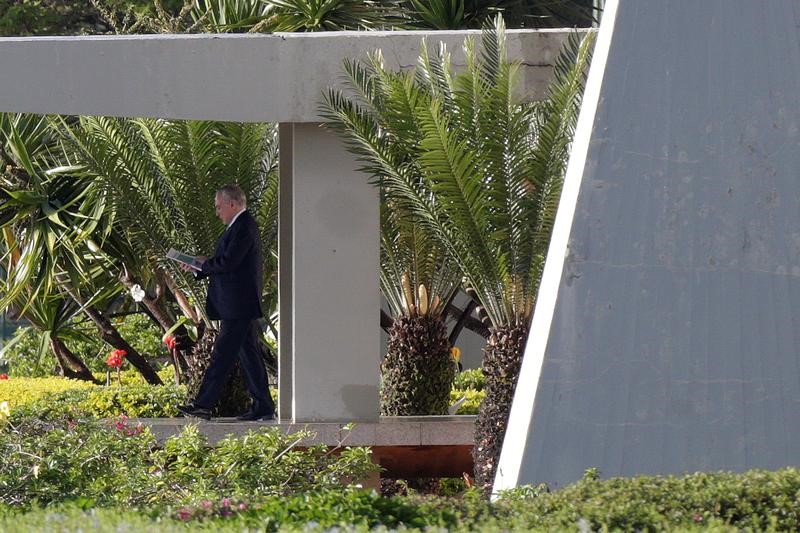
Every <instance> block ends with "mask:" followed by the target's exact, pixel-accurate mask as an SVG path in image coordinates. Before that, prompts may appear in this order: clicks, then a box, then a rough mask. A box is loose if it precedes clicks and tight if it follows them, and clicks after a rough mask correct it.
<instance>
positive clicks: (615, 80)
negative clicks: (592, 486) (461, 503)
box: [495, 0, 800, 490]
mask: <svg viewBox="0 0 800 533" xmlns="http://www.w3.org/2000/svg"><path fill="white" fill-rule="evenodd" d="M799 22H800V3H798V2H797V1H796V0H770V1H769V2H755V1H752V0H705V1H703V2H697V1H695V0H671V1H669V2H663V1H656V0H647V1H642V0H618V1H617V0H610V1H609V2H607V3H606V9H605V12H604V15H603V21H602V24H601V28H600V33H599V37H598V42H597V45H596V48H595V55H594V60H593V63H592V66H591V70H590V74H589V80H588V85H587V89H586V94H585V97H584V104H583V107H582V109H581V115H580V119H579V123H578V127H577V132H576V137H575V142H574V144H573V150H572V154H571V159H570V162H569V167H568V171H567V176H566V182H565V185H564V189H563V194H562V198H561V204H560V207H559V212H558V216H557V219H556V223H555V228H554V235H553V240H552V242H551V247H550V250H549V254H548V258H547V263H546V266H545V270H544V277H543V280H542V284H541V288H540V291H539V296H538V302H537V305H536V309H535V312H534V317H533V323H532V329H531V336H530V341H529V343H528V345H527V347H526V351H525V358H524V361H523V365H522V370H521V376H520V379H519V384H518V386H517V389H516V394H515V398H514V404H513V407H512V411H511V417H510V420H509V427H508V431H507V433H506V438H505V442H504V446H503V451H502V455H501V458H500V462H499V465H498V473H497V477H496V480H495V490H499V489H504V488H508V487H513V486H515V485H519V484H525V483H541V482H546V483H549V484H550V485H551V486H554V487H559V486H562V485H564V484H566V483H569V482H573V481H575V480H577V479H579V478H580V477H581V476H582V474H583V472H584V470H585V469H587V468H598V469H599V471H600V474H601V475H602V476H603V477H612V476H632V475H640V474H681V473H683V472H693V471H698V470H700V471H714V470H733V471H742V470H746V469H750V468H766V469H776V468H779V467H784V466H790V465H792V466H794V465H797V463H798V460H799V459H800V439H799V438H798V434H800V90H798V88H799V87H800V34H799V33H798V23H799Z"/></svg>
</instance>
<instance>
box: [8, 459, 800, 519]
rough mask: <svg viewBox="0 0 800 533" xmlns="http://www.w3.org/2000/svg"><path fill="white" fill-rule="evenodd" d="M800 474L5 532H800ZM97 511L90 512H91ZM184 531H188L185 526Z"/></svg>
mask: <svg viewBox="0 0 800 533" xmlns="http://www.w3.org/2000/svg"><path fill="white" fill-rule="evenodd" d="M799 490H800V471H798V470H796V469H784V470H780V471H777V472H765V471H750V472H746V473H744V474H732V473H715V474H691V475H687V476H682V477H650V476H643V477H637V478H631V479H610V480H605V481H599V480H595V479H592V478H587V479H584V480H582V481H580V482H578V483H576V484H574V485H572V486H569V487H567V488H565V489H563V490H559V491H555V492H547V491H546V489H544V488H543V487H523V488H521V489H517V490H516V491H513V492H511V493H507V494H505V495H503V496H502V497H501V498H500V500H499V501H497V502H495V503H490V502H486V501H484V500H482V499H481V498H480V497H479V496H478V494H477V493H475V492H468V493H467V494H466V495H464V496H463V497H461V498H437V497H421V496H409V497H392V498H382V497H380V496H378V495H377V494H376V493H375V492H373V491H366V490H356V489H353V488H350V489H341V488H339V489H336V488H331V487H329V488H327V489H325V490H319V491H313V492H309V493H306V494H293V495H288V496H258V495H255V494H254V495H251V496H249V497H244V498H241V497H223V498H216V499H202V498H196V499H195V500H194V501H192V502H191V503H186V504H181V505H174V504H167V505H154V506H152V507H150V508H148V509H146V510H144V511H140V512H139V513H136V512H132V511H131V509H130V508H125V507H112V508H111V509H107V510H106V509H96V508H91V507H92V505H91V504H89V503H87V501H85V500H83V501H80V502H71V503H64V504H60V505H57V506H55V507H54V508H53V507H50V508H48V509H38V508H36V507H35V506H34V508H33V509H32V510H31V511H29V512H25V511H22V512H20V510H19V509H12V508H8V507H7V508H6V510H5V516H3V511H0V530H3V531H6V530H11V531H13V530H28V529H29V528H33V529H36V528H39V529H40V530H41V529H42V528H43V527H44V526H46V525H47V524H58V528H59V530H62V531H63V530H66V531H77V530H81V529H83V530H86V528H87V527H88V526H89V525H91V529H92V530H93V531H94V530H97V531H121V530H128V531H137V530H146V529H157V530H159V531H178V530H182V526H184V524H181V522H187V523H188V524H189V525H190V526H191V529H192V530H213V531H252V530H258V531H309V532H310V531H329V530H331V529H333V530H338V531H367V530H370V531H442V530H445V531H456V532H457V531H480V532H498V533H499V532H504V531H662V530H663V531H740V530H750V531H764V530H766V531H797V530H798V528H799V527H800V522H799V521H798V516H797V513H798V508H800V506H799V505H798V503H799V502H798V499H797V498H798V491H799ZM87 507H90V508H87ZM183 530H185V529H183Z"/></svg>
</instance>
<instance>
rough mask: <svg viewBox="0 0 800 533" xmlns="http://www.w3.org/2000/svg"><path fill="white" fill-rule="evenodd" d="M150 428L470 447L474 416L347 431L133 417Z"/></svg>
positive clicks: (408, 419) (159, 432)
mask: <svg viewBox="0 0 800 533" xmlns="http://www.w3.org/2000/svg"><path fill="white" fill-rule="evenodd" d="M131 422H132V423H133V424H136V423H139V422H141V423H142V424H143V425H145V426H147V427H149V428H150V430H151V431H152V432H153V435H155V437H156V439H157V440H158V441H159V442H162V441H164V440H166V439H167V438H169V437H170V436H172V435H176V434H178V433H180V432H181V431H182V430H183V428H184V427H186V426H187V425H190V424H195V425H197V428H198V430H199V431H200V433H201V434H203V435H204V436H205V437H206V438H207V439H208V442H209V443H210V444H216V443H217V442H218V441H219V440H221V439H223V438H225V437H226V436H228V435H241V434H243V433H246V432H248V431H250V430H254V429H259V428H262V427H277V428H279V429H280V430H281V431H283V432H284V433H286V434H289V433H295V432H297V431H302V430H308V431H311V432H312V433H314V434H315V437H314V438H311V439H307V440H305V441H303V442H302V443H301V444H303V445H306V446H310V445H313V444H325V445H326V446H336V445H338V444H339V443H341V444H343V445H345V446H373V447H375V446H472V444H473V442H474V435H473V434H474V431H475V417H474V416H470V415H458V416H418V417H417V416H397V417H381V418H380V420H379V421H378V422H357V423H354V424H353V428H352V430H351V431H350V432H349V434H348V431H346V430H345V429H343V428H344V427H345V424H341V423H337V422H309V423H305V424H293V423H285V422H278V421H272V422H263V421H261V422H240V421H239V420H236V419H235V418H215V419H213V420H211V421H208V422H207V421H205V420H199V419H192V418H133V419H131Z"/></svg>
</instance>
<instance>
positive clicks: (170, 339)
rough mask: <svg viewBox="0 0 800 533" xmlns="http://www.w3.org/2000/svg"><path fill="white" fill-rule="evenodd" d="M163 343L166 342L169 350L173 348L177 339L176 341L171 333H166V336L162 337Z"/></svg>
mask: <svg viewBox="0 0 800 533" xmlns="http://www.w3.org/2000/svg"><path fill="white" fill-rule="evenodd" d="M164 344H166V345H167V348H169V349H170V350H174V349H175V345H176V344H178V341H176V340H175V337H173V336H172V335H167V336H166V337H164Z"/></svg>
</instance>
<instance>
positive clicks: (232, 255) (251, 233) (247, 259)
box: [197, 211, 264, 320]
mask: <svg viewBox="0 0 800 533" xmlns="http://www.w3.org/2000/svg"><path fill="white" fill-rule="evenodd" d="M263 268H264V266H263V264H262V260H261V238H260V236H259V233H258V226H257V225H256V221H255V218H253V215H251V214H250V213H249V212H248V211H245V212H243V213H242V214H241V215H239V217H238V218H237V219H236V221H235V222H234V223H233V224H232V225H231V226H230V227H229V228H227V229H226V230H225V232H224V233H223V234H222V236H220V238H219V240H218V241H217V249H216V251H215V252H214V255H213V256H212V257H210V258H209V259H208V260H206V262H205V263H203V269H202V270H201V271H200V272H199V273H198V274H197V277H198V278H205V277H210V278H211V281H210V282H209V285H208V298H207V299H206V312H207V313H208V318H210V319H211V320H246V319H255V318H260V317H261V316H263V315H262V312H261V288H262V279H263Z"/></svg>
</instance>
